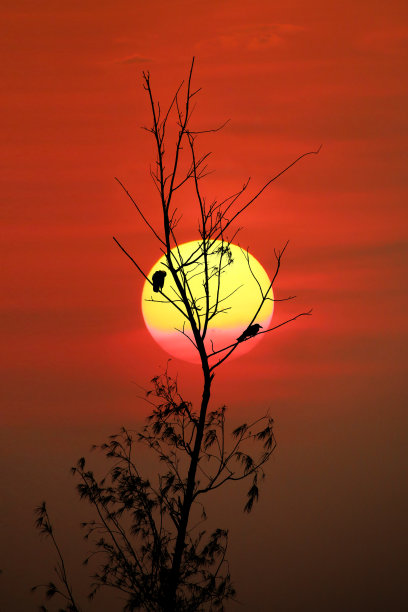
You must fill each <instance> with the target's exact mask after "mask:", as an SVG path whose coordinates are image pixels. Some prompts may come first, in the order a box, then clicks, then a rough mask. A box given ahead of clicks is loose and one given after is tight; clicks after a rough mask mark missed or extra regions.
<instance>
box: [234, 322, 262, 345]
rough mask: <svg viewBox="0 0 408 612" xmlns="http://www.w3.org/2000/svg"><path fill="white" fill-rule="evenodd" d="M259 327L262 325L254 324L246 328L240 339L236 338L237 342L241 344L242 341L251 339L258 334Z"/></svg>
mask: <svg viewBox="0 0 408 612" xmlns="http://www.w3.org/2000/svg"><path fill="white" fill-rule="evenodd" d="M261 327H262V325H259V323H255V324H254V325H250V326H249V327H247V328H246V330H245V331H243V332H242V334H241V335H240V337H239V338H237V340H238V342H242V341H243V340H246V339H247V338H253V337H254V336H256V334H257V333H258V332H259V330H260V329H261Z"/></svg>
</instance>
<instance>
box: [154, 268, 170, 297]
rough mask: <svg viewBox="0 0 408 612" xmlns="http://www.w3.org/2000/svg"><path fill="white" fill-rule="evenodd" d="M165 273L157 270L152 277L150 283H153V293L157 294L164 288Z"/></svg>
mask: <svg viewBox="0 0 408 612" xmlns="http://www.w3.org/2000/svg"><path fill="white" fill-rule="evenodd" d="M166 274H167V272H165V271H164V270H157V272H155V273H154V274H153V276H152V281H153V291H154V292H155V293H158V292H159V291H161V290H162V289H163V287H164V278H165V276H166Z"/></svg>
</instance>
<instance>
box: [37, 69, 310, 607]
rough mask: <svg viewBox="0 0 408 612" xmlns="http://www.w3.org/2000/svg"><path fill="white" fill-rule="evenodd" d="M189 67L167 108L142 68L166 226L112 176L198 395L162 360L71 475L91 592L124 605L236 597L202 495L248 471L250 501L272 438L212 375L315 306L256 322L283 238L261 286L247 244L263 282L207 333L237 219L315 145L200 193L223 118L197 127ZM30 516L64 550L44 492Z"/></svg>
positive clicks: (68, 593)
mask: <svg viewBox="0 0 408 612" xmlns="http://www.w3.org/2000/svg"><path fill="white" fill-rule="evenodd" d="M193 67H194V60H193V62H192V64H191V68H190V70H189V73H188V77H187V80H186V82H182V83H181V84H180V86H179V87H178V88H177V90H176V92H175V95H174V96H173V98H172V100H171V102H170V104H169V105H168V107H167V108H166V109H163V107H162V105H161V104H160V103H159V102H157V101H156V98H155V96H154V94H153V89H152V85H151V78H150V74H149V73H148V72H145V73H143V86H144V89H145V91H146V94H147V97H148V100H149V103H150V110H151V124H150V126H148V127H146V128H144V129H145V130H147V132H148V133H149V134H150V135H151V136H152V138H153V142H154V145H155V151H156V158H155V162H154V164H153V166H152V168H151V170H150V175H151V178H152V180H153V183H154V186H155V188H156V191H157V196H158V197H157V201H158V207H159V210H160V213H161V221H162V223H161V227H156V226H155V225H154V224H153V222H152V221H151V220H150V219H149V218H148V216H146V214H145V213H144V212H143V210H142V207H141V205H140V204H139V203H138V202H137V201H136V199H135V198H134V197H133V196H132V195H131V194H130V192H129V191H128V190H127V189H126V187H125V185H124V184H123V183H122V181H121V180H119V179H118V178H116V180H117V182H118V183H119V185H120V186H121V187H122V189H123V190H124V192H125V194H126V196H127V197H128V198H129V200H130V201H131V203H132V204H133V205H134V207H135V209H136V211H137V213H138V215H139V217H140V219H141V221H142V223H144V224H145V226H146V228H147V229H148V230H149V231H150V232H151V233H152V235H153V237H154V239H155V240H156V242H157V246H158V249H159V251H160V252H161V253H162V254H163V255H164V267H165V270H156V271H155V272H154V274H153V276H152V278H149V276H148V274H147V273H146V271H145V270H144V269H143V268H142V266H141V265H140V264H139V262H138V258H137V255H134V254H133V253H131V252H130V251H129V250H128V248H126V247H125V246H124V245H123V244H122V243H121V242H120V241H119V240H118V239H117V238H114V240H115V242H116V244H117V245H118V246H119V248H120V249H121V250H122V251H123V253H124V254H125V255H126V256H127V257H128V259H129V260H130V261H131V262H132V264H133V265H134V266H135V267H136V268H137V270H138V272H139V273H140V274H141V276H142V277H143V278H144V279H145V281H146V282H147V283H149V284H150V285H151V286H152V289H153V292H154V293H155V294H156V293H160V295H159V296H153V295H152V297H151V298H150V299H151V300H153V301H157V302H158V303H159V304H160V303H163V302H165V303H167V304H170V305H171V307H172V308H173V309H174V310H175V311H177V312H178V313H179V314H181V315H182V317H183V325H182V327H181V329H178V333H180V334H181V335H182V336H184V337H185V341H186V342H189V343H192V344H193V346H194V348H195V351H196V353H197V355H198V358H199V364H200V366H199V367H200V368H201V372H202V386H201V401H200V403H199V405H197V406H193V405H192V404H191V402H189V401H188V400H186V399H183V398H182V396H181V395H180V393H179V389H178V383H177V378H175V377H174V376H172V375H171V374H170V373H169V371H168V370H166V372H164V373H163V374H162V375H160V376H155V377H154V378H153V379H152V388H151V389H150V390H149V391H148V392H147V393H146V398H145V399H146V400H147V401H148V402H149V403H150V405H151V408H152V412H151V415H150V416H149V418H148V420H147V423H146V425H145V427H144V428H143V429H142V430H141V431H138V432H136V431H130V430H128V429H125V428H123V429H122V430H121V431H120V432H119V433H118V434H116V435H112V436H111V437H110V438H109V440H108V441H107V442H105V443H104V444H102V445H99V446H98V447H97V448H99V450H100V451H102V452H103V453H104V455H105V456H106V458H107V460H108V461H109V462H110V468H109V470H108V473H107V474H106V475H105V476H104V477H103V478H98V477H97V476H96V475H95V474H94V472H93V471H92V470H91V469H89V468H88V463H87V461H86V460H85V458H81V459H80V460H79V461H78V462H77V464H76V466H75V467H74V468H73V469H72V473H73V475H74V476H75V477H76V478H77V479H78V485H77V486H78V492H79V495H80V497H81V499H83V500H86V501H87V502H89V504H90V505H91V507H92V508H93V510H94V512H95V518H93V519H92V520H88V521H84V523H83V528H84V529H85V537H86V539H87V540H88V541H89V542H91V543H92V547H93V548H92V551H91V553H90V555H89V557H88V558H87V560H86V563H87V564H88V563H91V564H94V567H95V564H96V569H95V571H94V574H93V581H92V587H91V591H90V596H91V597H94V596H95V594H96V593H97V591H98V590H99V589H100V588H102V587H110V588H113V589H117V590H118V592H120V593H121V594H122V595H124V596H125V598H126V605H125V608H124V609H125V610H129V611H130V610H139V609H141V610H152V611H164V612H176V611H179V612H182V611H193V610H194V611H195V610H222V609H223V604H224V602H225V601H226V600H228V599H229V598H231V597H233V596H234V593H235V591H234V588H233V585H232V581H231V577H230V574H229V568H228V563H227V560H226V550H227V540H228V531H227V529H221V528H218V529H216V530H214V531H211V532H210V533H207V531H206V529H205V528H204V521H205V518H206V512H205V507H204V500H205V496H206V495H207V494H208V493H210V492H211V491H215V490H217V489H220V488H221V487H223V486H227V485H228V483H231V482H234V481H239V480H248V481H249V488H248V491H247V497H246V501H245V503H244V505H243V509H244V510H245V511H246V512H250V511H251V510H252V508H253V505H254V503H255V502H256V501H257V500H258V496H259V484H260V481H261V480H262V478H263V477H264V471H263V468H264V465H265V463H266V462H267V461H268V459H269V457H270V456H271V454H272V452H273V451H274V449H275V447H276V442H275V437H274V433H273V419H272V418H271V417H270V415H269V414H267V415H265V416H263V417H262V418H259V419H256V420H255V421H253V422H251V423H244V424H242V425H241V426H240V427H238V428H236V429H235V430H234V431H232V432H230V434H228V432H227V429H226V420H225V413H226V408H225V406H221V407H218V408H217V407H215V408H214V407H211V409H210V399H211V390H212V385H213V383H214V377H215V375H216V372H217V369H218V368H219V367H220V366H221V365H222V364H223V363H225V362H226V361H227V360H228V359H229V358H230V357H231V355H232V354H233V353H234V352H235V351H236V350H239V349H240V346H241V345H242V343H243V342H248V341H249V342H250V341H251V339H252V338H253V337H255V336H258V335H260V334H265V333H269V332H271V331H273V330H275V329H277V328H278V327H281V326H282V325H286V324H287V323H289V322H290V321H294V320H295V319H297V318H299V317H302V316H305V315H308V314H310V311H308V312H300V313H299V314H297V315H296V316H294V317H291V318H290V319H288V320H286V321H284V322H283V323H280V324H279V325H275V326H273V327H269V328H267V329H263V330H262V331H260V330H261V327H262V326H261V325H260V324H259V323H256V322H255V321H256V320H257V318H258V317H259V315H260V313H261V311H262V308H263V307H264V305H265V304H266V302H267V301H268V300H271V299H274V298H273V297H272V287H273V285H274V283H275V281H276V278H277V276H278V273H279V270H280V267H281V262H282V256H283V254H284V252H285V250H286V247H287V243H286V244H285V245H284V246H283V248H282V249H280V250H275V251H274V253H275V259H276V267H275V271H274V273H273V275H272V278H271V280H270V283H269V285H268V286H262V284H261V283H260V281H259V279H258V278H257V277H256V275H255V274H254V272H253V270H252V268H251V264H250V259H249V254H248V251H244V250H243V251H242V252H243V255H244V257H245V258H246V262H247V265H248V268H249V270H250V273H251V275H252V276H253V277H254V279H255V281H256V283H257V286H258V290H259V300H258V306H257V308H256V309H255V310H254V312H253V313H252V316H251V318H250V319H249V320H248V321H247V322H246V327H245V329H244V330H243V332H242V334H241V335H240V336H239V337H238V338H237V339H236V341H234V342H233V343H232V344H230V345H227V346H221V347H219V346H218V347H215V346H214V343H213V342H212V340H211V338H208V330H209V327H210V324H211V325H212V324H213V322H214V319H215V320H216V321H218V320H219V319H220V317H222V315H223V314H224V313H225V312H227V311H228V309H229V305H228V299H229V298H230V297H231V295H232V293H234V292H235V291H236V290H238V289H236V288H234V290H232V291H229V292H227V293H225V292H223V291H222V288H223V283H224V279H225V275H226V274H228V268H229V266H230V265H231V263H232V256H231V248H230V246H231V244H232V243H233V241H234V239H236V237H237V234H238V231H239V227H238V226H237V221H238V219H240V217H241V215H242V214H243V213H244V212H245V211H247V210H248V208H249V207H250V206H251V205H253V204H254V203H255V201H256V200H257V199H258V198H259V197H260V196H261V195H262V194H263V193H264V191H265V190H266V189H267V188H268V187H269V186H270V185H271V184H272V183H273V182H274V181H275V180H277V179H278V178H279V176H281V175H282V174H283V173H284V172H286V171H287V170H288V169H289V168H291V167H292V166H293V165H294V164H296V163H297V162H299V161H300V160H301V159H302V158H304V157H306V156H308V155H311V154H316V153H318V151H311V152H308V153H304V154H303V155H301V156H300V157H298V158H297V159H296V160H294V161H293V162H292V163H291V164H290V165H289V166H288V167H287V168H285V169H283V170H282V171H280V172H278V173H277V174H275V175H274V176H272V177H271V178H270V179H269V180H268V181H267V182H266V183H265V184H264V185H262V186H261V187H260V188H258V189H255V191H254V192H253V193H252V194H251V195H248V196H247V193H248V191H249V185H250V179H248V180H246V181H245V182H244V183H243V185H242V186H241V187H240V188H239V189H238V190H237V191H236V192H235V193H233V194H231V195H227V196H223V197H222V198H221V199H220V200H213V201H210V202H209V201H207V199H206V197H205V196H204V194H203V191H202V182H203V179H204V178H205V176H206V175H207V174H208V172H209V170H208V159H209V155H210V154H209V153H208V152H205V153H202V152H200V151H199V146H198V143H199V139H200V135H202V134H204V133H209V132H217V131H218V130H219V129H221V128H222V127H223V126H220V127H215V128H212V127H207V126H205V127H203V128H198V127H195V126H194V127H193V126H192V113H193V104H192V101H193V98H194V97H195V96H196V95H197V94H198V92H199V91H200V90H199V89H193V87H192V76H193ZM171 120H174V121H175V125H176V128H177V130H176V137H175V141H174V142H171V141H170V142H168V134H169V130H168V127H169V122H170V121H171ZM224 125H225V124H224ZM187 186H192V187H193V189H194V193H195V205H196V209H197V213H198V219H199V222H198V232H197V235H196V236H195V239H196V240H197V242H196V247H195V248H194V249H193V250H192V252H191V254H190V255H189V256H188V257H185V256H183V254H182V252H181V249H180V241H179V239H178V226H179V223H180V220H181V216H182V211H181V210H179V208H178V206H177V205H176V200H177V196H178V194H179V192H180V191H181V190H182V189H183V188H185V187H187ZM166 276H167V278H166V282H165V277H166ZM197 276H199V277H200V279H201V280H202V282H201V283H200V284H199V286H200V290H199V292H198V293H197V291H195V292H194V291H193V288H192V279H193V278H196V277H197ZM168 279H170V280H171V281H172V282H171V285H170V283H167V280H168ZM292 297H293V296H288V297H287V298H283V299H292ZM138 444H142V445H144V446H147V447H148V448H149V449H150V450H151V451H152V453H153V454H155V455H156V456H157V458H158V460H159V462H160V464H161V465H162V470H161V471H160V472H159V473H158V475H157V478H156V480H155V481H153V480H152V479H149V478H147V477H144V476H143V474H142V473H141V471H140V466H139V465H138V463H137V457H136V456H135V445H138ZM37 526H38V527H39V528H40V529H41V530H42V531H43V532H44V533H45V534H47V535H48V536H49V537H51V539H52V541H53V543H54V546H55V547H56V550H57V553H58V554H59V555H60V552H59V548H58V546H57V543H56V539H55V536H54V530H53V528H52V525H51V521H50V520H49V516H48V511H47V507H46V505H45V503H44V504H43V505H41V506H40V507H39V508H38V509H37ZM98 560H99V561H98ZM61 564H62V565H61ZM57 574H58V579H59V583H60V585H61V586H58V587H55V585H54V586H52V585H53V583H50V584H49V585H48V587H47V589H48V591H47V594H48V596H53V595H54V594H59V595H60V596H62V597H63V598H65V600H66V602H67V604H66V605H67V607H66V609H67V610H78V611H79V609H80V608H79V607H78V605H77V604H76V603H75V600H74V598H73V595H72V589H71V586H70V584H69V582H68V579H67V576H66V572H65V566H64V565H63V561H62V556H61V555H60V566H59V569H58V570H57ZM54 587H55V588H54ZM70 606H71V607H70Z"/></svg>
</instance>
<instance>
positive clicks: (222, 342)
mask: <svg viewBox="0 0 408 612" xmlns="http://www.w3.org/2000/svg"><path fill="white" fill-rule="evenodd" d="M199 244H200V243H199V242H196V241H192V242H185V243H184V244H182V245H180V246H179V254H178V253H177V250H176V249H173V252H174V254H175V256H176V257H177V258H179V257H181V258H182V260H183V261H184V262H185V261H186V260H187V259H188V258H189V256H190V255H191V254H192V253H193V252H194V251H196V250H197V247H198V245H199ZM218 246H222V243H221V242H220V241H217V243H215V245H214V248H213V249H212V254H211V255H210V256H209V266H210V268H211V267H212V268H213V269H214V268H215V266H218V263H219V258H220V255H219V252H217V247H218ZM230 253H231V258H232V263H231V264H230V265H228V266H226V267H225V268H224V271H223V272H222V275H221V283H220V294H219V304H220V305H219V308H220V309H227V310H225V311H224V312H220V313H219V314H217V315H216V316H215V317H214V318H213V319H212V321H210V324H209V327H208V331H207V335H206V345H207V348H208V349H209V350H210V349H211V342H210V341H211V340H212V342H213V346H214V349H215V350H219V349H221V348H223V347H224V346H227V345H229V344H232V343H233V342H235V341H236V339H237V338H238V336H239V335H240V334H241V333H242V332H243V331H244V329H246V327H247V326H248V324H249V323H250V321H251V319H252V317H253V316H254V314H255V312H256V311H257V309H258V307H259V304H260V301H261V293H260V290H259V287H258V284H257V282H256V280H255V279H254V277H253V275H252V274H251V270H250V268H249V266H248V263H247V261H246V257H245V254H244V253H243V252H242V251H241V249H240V247H238V246H236V245H234V244H231V245H230ZM224 261H225V262H226V261H227V259H226V256H225V255H224V259H223V262H224ZM249 263H250V267H251V269H252V272H253V274H254V275H255V276H256V278H257V280H258V282H259V283H260V285H261V287H262V289H263V291H264V292H266V290H267V289H268V287H269V284H270V280H269V278H268V275H267V273H266V272H265V270H264V268H263V267H262V266H261V264H260V263H259V261H257V259H255V257H253V256H252V255H251V254H249ZM165 264H166V258H165V256H164V255H163V257H161V258H160V259H159V260H158V261H157V262H156V263H155V264H154V266H153V267H152V269H151V270H150V272H149V274H148V277H149V279H151V278H152V275H153V273H154V272H156V271H157V270H166V269H167V267H166V265H165ZM202 268H203V266H202ZM203 280H204V274H203V273H202V272H201V271H200V269H199V273H197V272H194V273H191V280H189V286H190V289H191V293H192V295H193V296H194V297H195V298H199V297H200V296H204V289H203ZM175 291H176V285H175V282H174V280H173V278H172V276H171V273H170V272H169V271H167V276H166V279H165V283H164V288H163V292H164V293H165V294H166V295H167V296H168V297H170V298H171V299H175V298H176V297H177V296H176V293H175ZM209 293H210V298H211V300H210V303H214V301H215V297H216V295H217V279H216V275H214V277H213V278H211V279H210V283H209ZM268 297H270V298H273V293H272V289H271V291H270V292H269V294H268ZM152 300H153V301H152ZM201 300H203V298H201ZM200 303H202V301H201V302H200V300H198V304H200ZM142 311H143V317H144V320H145V323H146V327H147V329H148V330H149V332H150V333H151V335H152V336H153V338H154V339H155V340H156V342H157V343H158V344H159V345H160V346H161V347H162V348H163V349H164V350H165V351H167V352H168V353H170V354H171V355H173V356H175V357H177V358H179V359H183V360H185V361H191V362H195V363H197V362H198V361H199V359H198V356H197V351H196V349H195V347H194V346H193V344H192V343H191V342H190V341H189V340H188V338H186V337H185V336H184V335H183V334H182V333H180V332H179V331H177V329H179V330H182V329H183V323H184V321H185V319H184V317H183V315H182V314H181V313H180V312H179V311H178V310H177V309H176V308H175V307H174V306H173V305H172V304H171V303H170V302H168V301H167V300H166V299H165V298H164V296H163V295H162V294H161V293H154V292H153V288H152V286H151V284H150V283H148V282H147V281H145V284H144V287H143V292H142ZM272 313H273V301H272V300H267V301H266V302H265V303H264V305H263V307H262V310H261V311H260V313H259V315H258V316H257V318H256V321H255V323H259V324H260V325H262V326H263V327H264V328H265V329H266V328H267V327H268V326H269V323H270V321H271V319H272ZM184 331H185V332H186V333H188V334H189V336H190V337H192V333H191V327H190V325H189V324H188V323H187V322H186V323H185V328H184ZM261 337H262V336H261ZM261 337H260V338H261ZM260 338H259V339H257V338H254V339H252V340H249V341H247V342H243V343H242V344H241V346H239V347H238V349H237V350H236V351H235V352H234V353H233V355H234V356H239V355H242V354H243V353H246V352H248V351H249V350H250V349H252V348H253V347H254V346H255V344H256V343H258V342H259V340H260Z"/></svg>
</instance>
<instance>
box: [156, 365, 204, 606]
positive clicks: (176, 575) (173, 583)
mask: <svg viewBox="0 0 408 612" xmlns="http://www.w3.org/2000/svg"><path fill="white" fill-rule="evenodd" d="M202 365H203V372H204V386H203V395H202V398H201V408H200V418H199V421H198V425H197V433H196V438H195V442H194V449H193V453H192V456H191V461H190V466H189V470H188V476H187V486H186V491H185V494H184V500H183V507H182V511H181V520H180V525H179V528H178V533H177V539H176V545H175V548H174V555H173V563H172V568H171V574H170V581H169V587H168V594H167V597H166V599H167V601H166V604H165V612H176V611H177V608H176V594H177V588H178V586H179V582H180V569H181V562H182V558H183V552H184V547H185V539H186V534H187V527H188V522H189V518H190V511H191V506H192V503H193V500H194V487H195V484H196V473H197V466H198V462H199V459H200V451H201V444H202V441H203V435H204V426H205V418H206V414H207V408H208V404H209V402H210V396H211V383H212V380H213V378H214V374H211V373H210V369H209V367H208V361H207V360H206V359H205V360H203V363H202Z"/></svg>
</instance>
